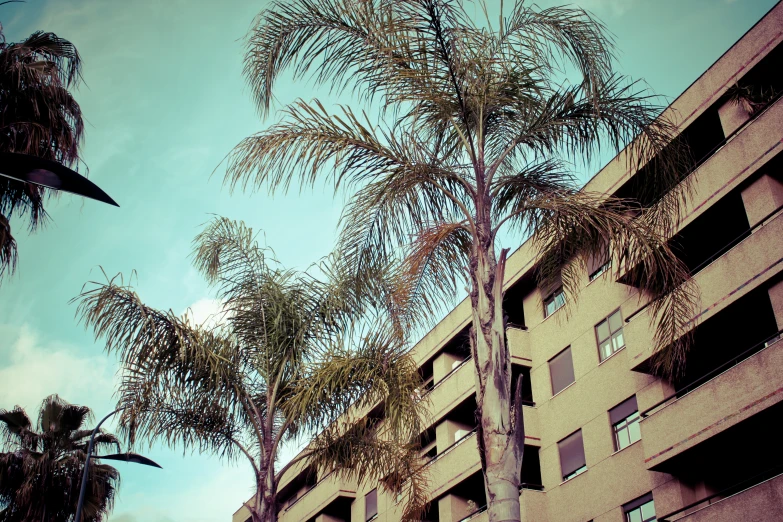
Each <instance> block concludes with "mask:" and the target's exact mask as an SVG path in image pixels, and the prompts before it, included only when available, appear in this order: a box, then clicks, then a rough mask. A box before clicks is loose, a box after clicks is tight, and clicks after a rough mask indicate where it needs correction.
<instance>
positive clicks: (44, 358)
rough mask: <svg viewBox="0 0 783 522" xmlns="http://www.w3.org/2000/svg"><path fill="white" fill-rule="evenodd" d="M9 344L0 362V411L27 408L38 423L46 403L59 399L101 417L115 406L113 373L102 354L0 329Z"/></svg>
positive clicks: (19, 330) (18, 330) (28, 332)
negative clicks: (77, 405) (113, 404)
mask: <svg viewBox="0 0 783 522" xmlns="http://www.w3.org/2000/svg"><path fill="white" fill-rule="evenodd" d="M0 337H2V338H3V339H6V340H8V341H9V344H8V345H6V346H9V347H10V348H9V349H6V350H4V353H3V357H2V359H0V408H4V409H9V408H12V407H13V406H15V405H17V404H18V405H20V406H22V407H23V408H24V409H25V410H26V411H27V413H28V414H29V415H30V416H31V417H34V416H35V413H36V412H37V410H38V407H39V406H40V404H41V402H43V400H44V398H46V397H47V396H49V395H51V394H53V393H57V394H58V395H60V396H61V397H62V398H63V399H65V400H67V401H68V402H71V403H74V404H83V405H85V406H88V407H90V408H92V409H93V411H94V412H95V414H96V416H97V415H102V413H103V411H104V410H108V408H109V407H110V405H111V404H112V402H113V401H112V394H113V392H114V368H113V364H112V362H113V361H112V360H111V359H110V358H109V357H107V356H106V355H104V354H102V353H100V354H96V355H86V354H85V353H83V352H82V351H81V350H79V349H78V348H77V347H75V346H71V345H68V344H65V343H62V342H58V341H52V340H47V339H44V338H43V337H42V336H41V335H40V334H39V333H38V332H36V331H34V330H33V329H32V328H31V327H30V326H28V325H26V324H23V325H22V326H20V327H17V326H12V325H0Z"/></svg>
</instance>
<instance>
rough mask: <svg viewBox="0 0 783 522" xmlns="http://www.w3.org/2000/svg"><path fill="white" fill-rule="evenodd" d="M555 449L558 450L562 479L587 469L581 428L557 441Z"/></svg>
mask: <svg viewBox="0 0 783 522" xmlns="http://www.w3.org/2000/svg"><path fill="white" fill-rule="evenodd" d="M557 449H558V450H560V471H562V472H563V480H568V479H570V478H571V477H575V476H577V475H579V474H580V473H583V472H584V471H587V464H586V463H585V447H584V444H583V443H582V430H579V431H577V432H575V433H572V434H571V435H569V436H568V437H566V438H564V439H563V440H561V441H560V442H558V443H557Z"/></svg>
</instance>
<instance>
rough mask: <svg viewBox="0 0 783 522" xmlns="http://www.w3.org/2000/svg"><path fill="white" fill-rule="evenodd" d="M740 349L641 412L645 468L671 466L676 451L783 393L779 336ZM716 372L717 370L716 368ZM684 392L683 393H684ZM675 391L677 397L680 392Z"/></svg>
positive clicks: (669, 469) (756, 411) (782, 344)
mask: <svg viewBox="0 0 783 522" xmlns="http://www.w3.org/2000/svg"><path fill="white" fill-rule="evenodd" d="M747 353H752V355H750V356H749V357H747V358H743V357H744V356H745V355H746V353H745V354H740V355H739V356H737V357H736V358H735V359H734V360H732V361H729V363H727V364H725V365H724V366H722V367H720V368H718V369H716V371H714V372H713V373H712V374H711V375H707V376H705V378H703V379H701V380H699V381H697V382H695V383H694V384H693V385H692V386H686V387H685V388H683V389H681V390H680V392H678V394H675V395H673V396H671V397H668V398H666V399H665V400H664V401H661V402H660V403H659V404H657V405H655V406H653V407H652V408H649V409H647V410H646V411H644V412H642V414H641V415H642V421H641V430H642V441H643V445H644V460H645V465H646V467H647V469H649V470H653V471H664V472H672V471H673V469H672V468H673V466H674V465H675V464H674V463H675V462H677V461H674V460H672V459H674V457H678V456H682V457H683V458H679V459H677V460H678V461H679V460H683V459H684V458H686V457H687V455H688V453H689V452H690V450H692V449H695V448H696V447H697V446H699V445H701V444H703V443H705V442H706V441H708V440H709V439H711V438H712V437H714V436H716V435H718V434H721V433H724V432H726V433H728V432H727V430H729V429H730V428H733V427H735V426H738V425H739V424H740V423H742V422H743V421H746V420H747V419H749V418H750V417H752V416H754V415H756V414H759V413H760V412H763V411H764V410H767V409H769V408H771V407H772V406H774V405H776V404H778V403H779V402H780V401H781V399H783V388H782V387H781V386H780V375H779V371H780V368H782V367H783V342H781V341H780V339H779V338H772V339H769V340H768V341H767V342H765V343H764V344H763V345H762V346H757V347H753V348H752V349H751V350H748V351H747ZM719 372H720V373H719ZM683 393H684V394H683ZM678 395H679V397H678Z"/></svg>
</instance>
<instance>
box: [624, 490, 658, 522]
mask: <svg viewBox="0 0 783 522" xmlns="http://www.w3.org/2000/svg"><path fill="white" fill-rule="evenodd" d="M623 513H625V521H626V522H655V520H656V518H655V503H654V502H653V496H652V493H647V494H646V495H644V496H642V497H639V498H637V499H636V500H634V501H632V502H629V503H627V504H625V505H624V506H623Z"/></svg>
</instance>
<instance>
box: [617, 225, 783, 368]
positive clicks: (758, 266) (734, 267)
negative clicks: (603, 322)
mask: <svg viewBox="0 0 783 522" xmlns="http://www.w3.org/2000/svg"><path fill="white" fill-rule="evenodd" d="M781 237H783V214H781V213H778V214H776V215H773V216H770V217H769V218H768V219H767V220H762V221H761V222H760V223H759V224H758V225H756V226H755V227H753V228H752V229H751V230H750V231H749V234H748V235H747V237H745V239H743V240H742V241H740V242H739V243H737V244H736V245H734V246H733V247H731V248H730V249H729V250H727V251H725V252H721V253H719V257H716V258H714V259H710V260H709V263H708V264H706V265H705V266H703V267H699V268H698V273H696V275H695V276H694V279H695V280H696V283H697V284H698V286H699V289H700V292H701V310H702V311H701V312H700V313H699V314H697V315H696V317H694V318H693V320H692V321H693V324H694V325H696V324H699V323H701V322H702V321H704V320H706V319H708V318H710V317H712V316H714V315H715V314H716V313H717V312H719V311H720V310H722V309H724V308H726V307H727V306H728V305H730V304H731V303H733V302H734V301H736V300H737V299H739V298H740V297H742V296H743V295H746V294H748V293H749V292H751V291H752V290H754V289H755V288H758V287H759V286H760V285H761V284H763V283H764V282H765V281H767V280H769V279H770V278H772V277H773V276H775V275H776V274H778V273H779V272H780V271H781V270H783V242H781V241H780V238H781ZM648 310H649V308H648V307H647V305H645V306H643V307H642V308H640V309H639V310H637V311H636V312H634V313H632V314H631V315H629V316H628V317H627V318H626V322H627V323H629V324H627V325H626V326H625V333H626V337H627V339H628V342H627V348H626V349H627V350H628V359H629V361H630V364H631V368H632V369H638V368H639V367H641V366H642V365H643V364H644V363H645V362H646V361H647V360H648V359H649V358H650V356H651V355H652V343H651V342H650V340H651V339H652V336H653V332H652V327H651V326H650V324H649V323H650V321H649V315H648V314H647V311H648Z"/></svg>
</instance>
